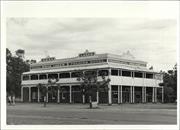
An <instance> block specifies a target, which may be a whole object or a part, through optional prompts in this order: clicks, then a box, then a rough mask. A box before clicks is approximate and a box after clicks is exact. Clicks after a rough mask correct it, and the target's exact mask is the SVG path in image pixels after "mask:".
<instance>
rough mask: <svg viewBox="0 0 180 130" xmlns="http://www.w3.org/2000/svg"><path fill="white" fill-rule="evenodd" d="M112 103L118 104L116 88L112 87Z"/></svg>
mask: <svg viewBox="0 0 180 130" xmlns="http://www.w3.org/2000/svg"><path fill="white" fill-rule="evenodd" d="M111 87H112V103H116V104H117V103H118V86H116V85H112V86H111Z"/></svg>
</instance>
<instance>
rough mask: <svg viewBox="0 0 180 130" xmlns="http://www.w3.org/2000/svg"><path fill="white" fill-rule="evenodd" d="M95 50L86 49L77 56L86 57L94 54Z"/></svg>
mask: <svg viewBox="0 0 180 130" xmlns="http://www.w3.org/2000/svg"><path fill="white" fill-rule="evenodd" d="M94 55H95V52H89V51H88V50H86V51H85V52H84V53H80V54H79V57H87V56H94Z"/></svg>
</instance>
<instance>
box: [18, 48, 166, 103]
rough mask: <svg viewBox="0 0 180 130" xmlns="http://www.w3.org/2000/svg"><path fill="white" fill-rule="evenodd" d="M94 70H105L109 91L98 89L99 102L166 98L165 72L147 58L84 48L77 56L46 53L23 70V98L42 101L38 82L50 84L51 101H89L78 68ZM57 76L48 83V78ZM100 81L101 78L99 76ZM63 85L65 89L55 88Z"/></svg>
mask: <svg viewBox="0 0 180 130" xmlns="http://www.w3.org/2000/svg"><path fill="white" fill-rule="evenodd" d="M78 70H79V71H84V72H85V71H87V70H88V71H89V70H95V71H97V74H98V73H99V72H100V71H101V72H103V71H104V72H106V73H105V74H106V78H109V79H110V80H111V81H110V82H109V83H108V88H109V89H108V90H107V91H99V92H96V93H95V94H94V95H93V98H92V100H93V101H97V102H98V103H108V104H120V103H147V102H153V103H156V102H163V98H164V97H163V87H160V86H159V83H162V82H163V81H162V77H163V76H162V74H160V73H158V72H155V71H153V69H148V68H147V62H144V61H140V60H136V59H135V58H134V57H133V56H132V55H131V54H130V52H129V51H128V52H126V53H123V54H122V55H114V54H109V53H104V54H96V53H95V52H89V51H87V50H86V51H85V52H84V53H80V54H79V55H78V56H77V57H73V58H66V59H55V58H54V57H47V58H43V59H41V61H40V62H38V63H34V64H31V65H30V71H29V72H24V73H23V74H22V87H21V100H22V101H23V102H42V101H43V97H42V94H41V92H40V90H39V87H37V86H38V84H43V85H44V86H46V87H48V90H49V92H48V93H47V97H48V98H47V99H48V100H47V101H48V102H57V103H87V102H88V96H87V95H83V94H82V92H81V90H80V84H81V83H80V81H78V80H77V74H76V73H77V71H78ZM53 78H54V79H58V81H57V82H56V83H55V84H53V85H52V84H49V83H48V79H53ZM98 79H99V80H98V81H99V82H101V81H102V80H101V79H100V76H99V77H98ZM57 85H60V86H61V87H62V88H63V89H61V90H62V91H60V90H57V91H53V90H55V87H56V86H57Z"/></svg>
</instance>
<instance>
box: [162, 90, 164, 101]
mask: <svg viewBox="0 0 180 130" xmlns="http://www.w3.org/2000/svg"><path fill="white" fill-rule="evenodd" d="M162 103H164V88H163V87H162Z"/></svg>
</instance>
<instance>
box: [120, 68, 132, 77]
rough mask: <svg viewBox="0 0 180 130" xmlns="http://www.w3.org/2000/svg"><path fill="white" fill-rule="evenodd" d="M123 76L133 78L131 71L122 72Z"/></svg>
mask: <svg viewBox="0 0 180 130" xmlns="http://www.w3.org/2000/svg"><path fill="white" fill-rule="evenodd" d="M122 76H126V77H131V71H127V70H122Z"/></svg>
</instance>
